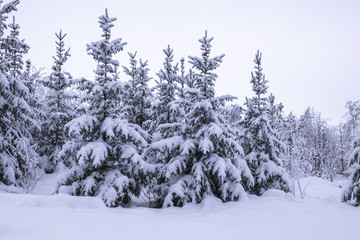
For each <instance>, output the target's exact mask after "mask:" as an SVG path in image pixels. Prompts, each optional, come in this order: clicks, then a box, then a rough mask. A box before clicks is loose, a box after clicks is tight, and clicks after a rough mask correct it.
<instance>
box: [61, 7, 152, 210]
mask: <svg viewBox="0 0 360 240" xmlns="http://www.w3.org/2000/svg"><path fill="white" fill-rule="evenodd" d="M115 20H116V18H111V17H109V15H108V11H107V10H105V15H102V16H100V17H99V24H100V28H101V29H102V31H103V34H102V35H101V36H102V39H101V40H100V41H97V42H93V43H91V44H88V45H87V49H88V54H89V55H91V56H92V57H93V59H94V60H95V61H96V62H97V69H96V71H95V74H96V77H95V81H94V82H90V81H86V80H83V81H82V83H81V84H80V88H81V89H84V90H86V94H85V96H84V98H83V101H85V102H87V103H88V109H87V111H86V114H84V115H82V116H80V117H78V118H75V119H73V120H72V121H70V122H69V123H68V124H66V128H67V129H68V133H69V136H70V137H71V140H69V141H67V142H66V143H65V144H64V146H63V149H62V151H61V152H60V156H62V157H64V158H65V159H66V158H67V159H70V160H71V161H73V165H72V167H71V170H70V172H69V173H67V174H66V176H64V179H63V180H62V182H61V183H60V184H62V185H67V187H61V188H60V189H59V190H60V191H67V192H70V193H71V194H73V195H84V196H99V197H101V198H102V199H103V201H104V202H105V204H106V205H107V206H110V207H116V206H119V205H121V206H125V205H127V204H128V203H129V202H130V201H131V195H135V196H139V194H140V191H141V173H142V172H143V170H146V169H147V168H145V162H144V161H143V160H142V158H141V156H140V154H141V151H142V150H143V149H144V148H145V147H146V145H147V142H146V140H145V139H146V137H147V136H146V132H144V131H143V130H142V129H141V128H140V127H139V126H138V125H137V124H132V123H128V122H127V120H125V119H124V118H123V117H122V116H121V114H120V110H119V109H120V104H121V88H122V85H121V83H120V82H119V81H118V75H117V72H116V70H117V67H118V66H119V62H118V61H117V60H115V59H113V56H114V55H115V54H117V53H118V52H120V51H122V50H123V48H124V45H125V44H126V43H125V42H123V41H122V39H121V38H118V39H115V40H111V28H112V27H113V26H114V24H113V22H114V21H115ZM145 173H146V172H145Z"/></svg>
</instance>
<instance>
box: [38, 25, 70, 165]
mask: <svg viewBox="0 0 360 240" xmlns="http://www.w3.org/2000/svg"><path fill="white" fill-rule="evenodd" d="M55 36H56V38H57V40H56V56H53V59H54V65H53V66H52V70H53V72H52V73H51V74H50V76H49V77H46V78H45V79H44V80H43V84H44V86H45V87H47V88H48V93H47V96H46V101H45V106H44V108H45V111H44V114H43V115H44V116H43V121H42V126H41V129H42V138H41V139H40V142H39V145H40V154H41V155H43V156H46V157H47V158H48V160H49V165H48V166H45V171H47V172H52V171H53V170H54V168H55V167H56V165H57V163H58V161H59V159H58V153H59V152H60V150H61V148H62V146H63V144H64V143H65V141H66V139H67V137H66V135H65V124H67V123H68V122H69V121H70V120H71V119H72V118H73V117H74V109H73V107H72V104H71V101H72V99H73V98H74V94H72V93H71V92H70V91H69V90H68V89H69V88H70V87H71V85H72V76H71V75H70V73H68V72H65V71H64V64H65V63H66V61H67V60H68V58H69V57H70V56H71V55H70V53H69V51H70V49H66V48H65V42H64V38H65V37H66V34H63V33H62V31H61V30H60V32H59V33H56V34H55Z"/></svg>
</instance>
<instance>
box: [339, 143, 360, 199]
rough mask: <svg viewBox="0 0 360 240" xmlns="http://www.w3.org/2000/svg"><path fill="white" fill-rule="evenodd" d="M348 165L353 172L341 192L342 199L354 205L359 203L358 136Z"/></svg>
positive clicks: (359, 144)
mask: <svg viewBox="0 0 360 240" xmlns="http://www.w3.org/2000/svg"><path fill="white" fill-rule="evenodd" d="M350 165H351V166H352V168H353V173H352V175H351V177H350V183H349V186H347V188H346V189H345V191H344V193H343V199H342V200H343V201H344V202H349V203H351V204H354V205H356V206H359V205H360V136H358V137H357V138H356V139H355V140H354V142H353V152H352V154H351V155H350Z"/></svg>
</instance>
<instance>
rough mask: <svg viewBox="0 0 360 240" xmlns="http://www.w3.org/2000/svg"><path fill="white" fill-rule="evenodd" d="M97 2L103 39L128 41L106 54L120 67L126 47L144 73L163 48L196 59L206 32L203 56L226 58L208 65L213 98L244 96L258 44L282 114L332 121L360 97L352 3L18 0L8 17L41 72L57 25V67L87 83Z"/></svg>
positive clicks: (358, 38)
mask: <svg viewBox="0 0 360 240" xmlns="http://www.w3.org/2000/svg"><path fill="white" fill-rule="evenodd" d="M105 8H108V10H109V15H110V16H112V17H117V18H118V20H117V21H116V22H115V28H113V29H114V30H113V38H118V37H122V38H123V40H124V41H126V42H128V45H126V46H125V51H124V52H122V53H120V54H118V56H117V57H116V58H117V59H118V60H119V61H120V64H121V65H128V56H127V52H129V51H130V52H134V51H138V56H139V57H141V58H143V59H147V60H149V66H150V68H151V76H152V77H154V78H155V77H156V75H155V73H156V72H158V70H159V69H160V68H161V66H162V62H163V53H162V49H164V48H165V47H166V46H167V44H170V46H171V47H173V48H174V54H175V59H176V60H179V59H180V58H181V57H187V56H189V55H196V56H198V55H200V45H199V43H198V39H199V38H200V37H202V36H203V34H204V31H205V30H206V29H207V30H208V33H209V35H210V36H213V37H215V39H214V41H213V54H214V55H218V54H222V53H225V55H226V56H225V58H224V59H223V60H224V62H223V64H222V66H221V67H220V68H219V70H218V71H217V73H218V75H219V79H218V81H217V83H216V94H217V95H223V94H232V95H235V96H237V97H239V100H238V101H237V102H238V103H243V102H244V101H245V96H252V92H251V85H250V73H251V71H253V65H254V64H253V59H254V55H255V53H256V50H257V49H259V50H260V51H262V52H263V68H264V73H265V75H266V77H267V79H268V80H269V87H270V89H269V92H272V93H273V94H274V95H275V96H276V99H277V101H278V102H279V101H281V102H283V104H284V105H285V112H289V111H293V112H294V113H295V114H302V113H303V112H304V111H305V109H306V108H307V107H308V106H313V107H315V109H316V110H318V111H321V112H322V115H323V117H325V118H329V119H333V120H334V121H333V122H334V123H336V122H338V121H339V120H340V118H341V116H342V115H343V114H344V113H345V107H344V106H345V103H346V101H348V100H357V99H360V94H359V90H360V76H359V72H358V71H359V69H360V67H359V66H360V27H359V24H360V14H359V13H360V1H356V0H353V1H350V0H338V1H331V0H323V1H321V0H302V1H290V0H289V1H284V0H272V1H268V0H261V1H256V0H253V1H250V0H249V1H240V0H238V1H235V0H234V1H231V0H221V1H220V0H217V1H215V0H201V1H200V0H198V1H196V0H181V1H170V0H152V1H147V0H138V1H117V0H101V1H100V0H62V1H55V0H21V3H20V5H19V6H18V12H17V13H16V17H17V18H16V19H17V22H18V23H19V24H20V26H21V29H20V35H21V38H25V40H26V42H27V43H28V44H29V45H30V47H31V49H30V52H29V54H28V56H26V57H27V58H30V59H31V60H32V62H33V64H34V65H35V66H36V67H45V71H46V72H47V73H49V72H50V71H51V69H50V68H51V65H52V56H53V55H54V54H55V43H54V41H55V35H54V34H55V32H58V31H59V30H60V29H62V30H63V32H66V33H67V34H68V36H67V38H66V39H65V41H66V44H67V46H69V47H71V54H72V57H71V58H70V59H69V61H68V62H67V64H66V66H65V68H66V70H67V71H69V72H71V74H72V75H73V76H74V77H86V78H89V79H93V77H94V75H93V70H94V69H95V63H94V61H93V60H92V58H91V56H89V55H87V53H86V44H87V43H90V42H93V41H97V40H99V39H100V35H101V30H100V28H99V24H98V22H97V21H98V17H99V16H100V15H102V14H104V9H105ZM187 66H189V65H187ZM121 76H122V80H126V76H125V75H124V74H122V75H121Z"/></svg>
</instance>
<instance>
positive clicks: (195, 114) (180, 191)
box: [163, 33, 253, 206]
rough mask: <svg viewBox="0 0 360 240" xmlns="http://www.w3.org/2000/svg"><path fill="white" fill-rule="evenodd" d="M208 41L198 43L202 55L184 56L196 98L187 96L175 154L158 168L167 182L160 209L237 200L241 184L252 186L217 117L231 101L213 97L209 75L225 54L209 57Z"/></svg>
mask: <svg viewBox="0 0 360 240" xmlns="http://www.w3.org/2000/svg"><path fill="white" fill-rule="evenodd" d="M212 40H213V38H209V37H208V36H207V33H205V36H204V37H203V38H201V39H200V40H199V41H200V43H201V50H202V56H201V57H189V58H190V61H189V62H190V64H191V65H192V66H193V68H195V69H196V70H197V74H196V82H195V87H196V88H197V92H196V96H194V95H195V91H193V92H192V95H193V97H192V101H193V102H192V105H191V108H190V111H189V113H188V114H187V116H186V120H187V121H186V124H185V125H184V126H183V127H182V129H183V130H182V133H183V135H182V138H181V139H179V140H177V141H174V142H175V143H176V144H177V146H178V148H179V150H180V154H179V155H177V156H175V157H172V158H171V159H170V160H169V162H168V163H167V164H166V165H165V166H164V168H163V171H164V176H165V177H166V178H167V179H169V180H168V181H169V182H170V183H171V186H170V188H169V190H168V193H167V195H166V197H165V199H164V206H172V205H174V206H182V205H184V204H185V203H187V202H196V203H200V202H201V201H202V200H203V199H204V198H205V197H206V196H207V195H213V196H215V197H217V198H220V199H221V200H222V201H236V200H238V199H239V198H240V197H241V196H242V194H244V187H243V185H251V184H252V181H253V179H252V176H251V174H250V170H249V168H248V167H247V164H246V162H245V161H244V160H243V158H242V157H243V156H242V152H243V151H242V148H241V146H240V145H239V143H238V142H237V141H235V138H236V136H235V134H234V131H233V129H231V128H230V127H229V126H228V125H227V124H226V123H225V120H224V119H223V117H222V116H221V115H220V114H219V108H220V107H222V106H224V104H225V102H226V101H228V100H232V99H233V98H234V97H232V96H223V97H215V90H214V84H215V81H216V79H217V74H215V73H214V72H213V71H214V70H215V69H217V68H218V67H219V66H220V63H221V62H222V58H223V57H224V55H221V56H216V57H210V53H211V41H212ZM163 144H166V142H164V143H163Z"/></svg>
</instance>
